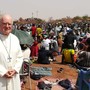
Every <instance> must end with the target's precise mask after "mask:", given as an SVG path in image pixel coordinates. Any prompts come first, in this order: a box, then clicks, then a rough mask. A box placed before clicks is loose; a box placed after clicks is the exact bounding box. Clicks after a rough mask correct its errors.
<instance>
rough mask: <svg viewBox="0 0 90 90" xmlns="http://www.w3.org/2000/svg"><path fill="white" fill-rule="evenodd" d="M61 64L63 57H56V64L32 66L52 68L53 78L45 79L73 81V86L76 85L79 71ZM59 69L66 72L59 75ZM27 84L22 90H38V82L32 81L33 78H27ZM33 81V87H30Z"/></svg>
mask: <svg viewBox="0 0 90 90" xmlns="http://www.w3.org/2000/svg"><path fill="white" fill-rule="evenodd" d="M60 62H61V56H60V55H59V56H57V57H56V62H51V64H50V65H41V64H32V66H46V67H52V76H49V77H44V78H49V79H50V78H54V79H59V80H60V79H66V78H67V79H69V80H70V81H72V83H73V84H75V83H76V80H77V74H78V73H77V70H76V69H75V68H73V67H70V66H69V65H62V64H60ZM59 68H63V69H64V70H63V71H62V72H61V73H58V72H57V70H59ZM26 80H27V83H26V84H25V85H24V87H23V88H22V90H37V89H36V86H37V80H32V79H31V78H28V77H27V78H26ZM29 80H30V81H31V86H32V87H30V82H29ZM29 87H30V88H31V89H30V88H29ZM52 90H56V88H54V89H52ZM57 90H63V89H62V88H61V89H57Z"/></svg>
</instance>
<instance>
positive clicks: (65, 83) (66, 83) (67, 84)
mask: <svg viewBox="0 0 90 90" xmlns="http://www.w3.org/2000/svg"><path fill="white" fill-rule="evenodd" d="M58 84H59V85H60V86H62V87H64V88H65V89H69V88H71V82H70V81H69V80H68V79H65V80H62V81H59V82H58Z"/></svg>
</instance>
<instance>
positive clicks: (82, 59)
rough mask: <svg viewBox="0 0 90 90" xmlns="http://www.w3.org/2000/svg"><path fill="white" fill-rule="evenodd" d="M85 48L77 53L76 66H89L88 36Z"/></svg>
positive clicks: (89, 45)
mask: <svg viewBox="0 0 90 90" xmlns="http://www.w3.org/2000/svg"><path fill="white" fill-rule="evenodd" d="M86 43H87V48H86V50H84V51H82V53H80V54H79V56H78V58H77V61H76V64H77V65H78V68H89V67H90V38H87V40H86Z"/></svg>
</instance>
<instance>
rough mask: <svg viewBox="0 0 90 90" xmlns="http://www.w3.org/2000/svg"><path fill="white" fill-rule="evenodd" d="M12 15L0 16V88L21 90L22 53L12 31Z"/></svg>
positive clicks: (3, 89) (2, 89)
mask: <svg viewBox="0 0 90 90" xmlns="http://www.w3.org/2000/svg"><path fill="white" fill-rule="evenodd" d="M12 24H13V21H12V17H11V16H10V15H8V14H4V15H1V17H0V89H1V90H21V86H20V77H19V71H20V68H21V66H22V63H23V54H22V51H21V47H20V44H19V40H18V38H17V37H16V36H15V35H13V34H12V33H11V32H12Z"/></svg>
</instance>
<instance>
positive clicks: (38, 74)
mask: <svg viewBox="0 0 90 90" xmlns="http://www.w3.org/2000/svg"><path fill="white" fill-rule="evenodd" d="M51 70H52V68H51V67H31V68H30V77H31V78H32V79H34V80H39V79H40V78H42V77H44V76H51V75H52V72H51Z"/></svg>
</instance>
